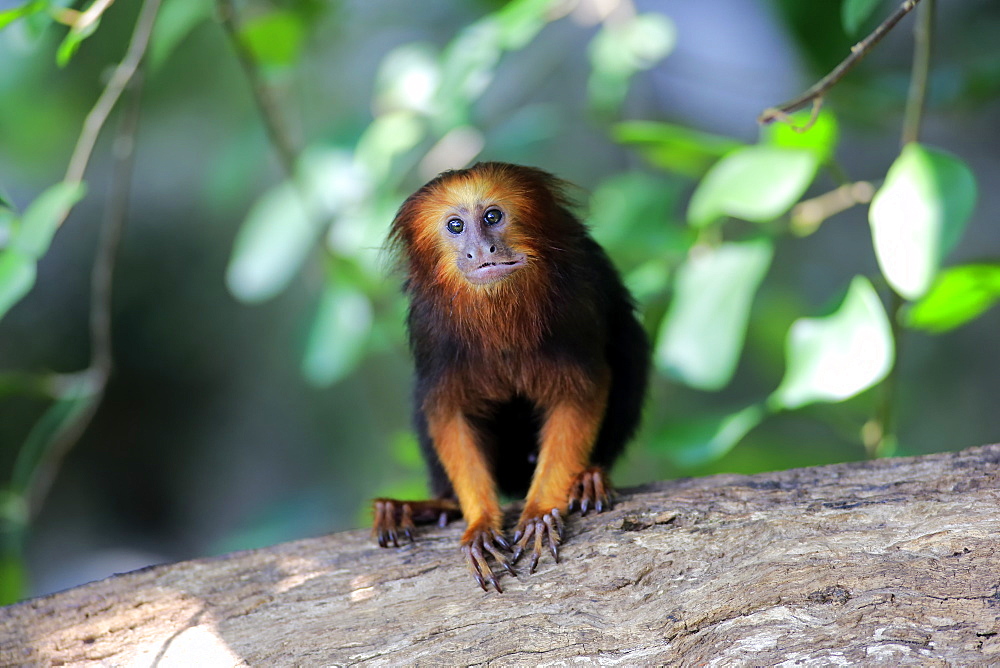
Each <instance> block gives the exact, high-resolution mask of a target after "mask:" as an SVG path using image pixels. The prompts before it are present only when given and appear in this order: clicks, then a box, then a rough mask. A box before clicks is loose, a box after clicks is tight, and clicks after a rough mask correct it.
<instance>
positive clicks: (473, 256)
mask: <svg viewBox="0 0 1000 668" xmlns="http://www.w3.org/2000/svg"><path fill="white" fill-rule="evenodd" d="M476 250H477V252H476V253H475V254H472V253H466V254H465V257H467V258H469V259H470V260H473V259H485V258H486V256H487V255H493V254H494V253H496V252H497V247H496V246H493V245H491V246H490V248H489V250H486V249H484V248H482V247H480V248H477V249H476Z"/></svg>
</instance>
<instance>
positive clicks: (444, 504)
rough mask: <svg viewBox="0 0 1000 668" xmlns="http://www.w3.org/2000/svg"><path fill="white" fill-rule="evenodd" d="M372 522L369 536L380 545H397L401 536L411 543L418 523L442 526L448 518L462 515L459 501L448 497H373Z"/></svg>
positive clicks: (451, 518)
mask: <svg viewBox="0 0 1000 668" xmlns="http://www.w3.org/2000/svg"><path fill="white" fill-rule="evenodd" d="M372 505H373V508H374V511H375V512H374V515H375V521H374V523H373V524H372V535H373V536H374V537H375V540H377V541H378V544H379V547H388V546H389V543H392V545H393V547H399V539H400V536H401V535H402V536H403V537H405V538H406V539H407V540H409V541H410V542H411V543H412V542H413V532H414V531H415V530H416V525H417V524H435V523H436V524H437V525H438V526H440V527H443V526H445V525H446V524H447V523H448V522H449V521H450V520H453V519H457V518H459V517H461V516H462V511H461V509H460V508H459V507H458V501H456V500H455V499H449V498H440V499H429V500H427V501H399V500H397V499H384V498H382V499H375V500H374V501H372Z"/></svg>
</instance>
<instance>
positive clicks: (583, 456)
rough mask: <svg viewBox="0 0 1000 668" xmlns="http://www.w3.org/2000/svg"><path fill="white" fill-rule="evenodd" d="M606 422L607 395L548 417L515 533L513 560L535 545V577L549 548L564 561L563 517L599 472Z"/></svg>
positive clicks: (568, 403)
mask: <svg viewBox="0 0 1000 668" xmlns="http://www.w3.org/2000/svg"><path fill="white" fill-rule="evenodd" d="M603 417H604V401H603V396H601V397H600V399H599V400H598V399H595V400H594V401H591V402H588V403H587V404H584V405H581V404H579V403H577V402H571V401H564V402H562V403H559V404H557V405H556V406H554V407H553V408H551V409H550V410H549V411H548V413H547V415H546V419H545V423H544V424H543V425H542V432H541V448H540V452H539V455H538V464H537V466H536V468H535V475H534V477H533V478H532V481H531V488H530V489H529V490H528V496H527V498H526V499H525V504H524V510H523V511H522V512H521V519H520V520H519V521H518V523H517V529H516V530H515V532H514V543H515V546H514V561H515V562H516V561H517V560H518V559H519V558H520V557H521V554H522V553H523V552H524V551H525V550H526V549H528V547H529V546H531V563H530V566H529V570H530V572H532V573H534V572H535V567H536V566H537V565H538V559H539V558H540V557H541V554H542V551H543V550H544V549H545V548H546V547H548V550H549V552H551V553H552V557H553V558H554V559H555V560H556V561H557V562H558V561H559V544H560V543H561V542H562V535H563V519H562V518H563V517H564V516H565V514H566V512H567V510H568V509H569V505H570V500H571V499H572V498H574V497H575V496H576V490H577V487H578V486H580V485H581V484H582V485H584V486H585V485H586V481H587V476H588V475H590V474H591V472H593V471H594V470H595V469H593V468H588V464H589V463H590V453H591V451H592V450H593V447H594V441H595V440H596V438H597V432H598V430H599V429H600V425H601V420H602V419H603ZM597 471H600V469H597ZM601 480H602V482H603V481H604V478H603V474H601ZM595 505H596V504H595ZM602 505H603V504H602Z"/></svg>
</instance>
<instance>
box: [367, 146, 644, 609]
mask: <svg viewBox="0 0 1000 668" xmlns="http://www.w3.org/2000/svg"><path fill="white" fill-rule="evenodd" d="M568 188H569V186H568V184H567V183H565V182H563V181H561V180H559V179H558V178H556V177H555V176H553V175H551V174H549V173H547V172H545V171H542V170H540V169H536V168H532V167H524V166H519V165H513V164H508V163H500V162H483V163H477V164H475V165H473V166H472V167H469V168H466V169H460V170H453V171H446V172H443V173H442V174H440V175H438V176H437V177H435V178H434V179H432V180H431V181H430V182H428V183H427V184H426V185H424V186H423V187H421V188H420V189H418V190H417V191H416V192H415V193H413V194H412V195H411V196H410V197H409V198H407V199H406V200H405V201H404V202H403V204H402V205H401V206H400V208H399V210H398V212H397V213H396V216H395V218H394V220H393V221H392V224H391V228H390V232H389V238H388V245H387V247H388V249H389V250H390V252H392V253H394V254H395V256H396V257H397V259H398V262H399V265H400V266H401V268H402V271H403V273H404V274H405V281H404V284H403V291H404V293H405V294H406V296H407V297H408V298H409V311H408V315H407V330H408V333H409V342H410V349H411V352H412V356H413V359H414V366H415V375H416V383H415V389H414V426H415V428H416V432H417V435H418V439H419V443H420V448H421V452H422V454H423V457H424V459H425V460H426V464H427V467H428V470H429V475H430V480H431V488H432V491H433V494H434V497H435V498H433V499H431V500H427V501H398V500H395V499H385V498H381V499H375V500H374V502H373V503H374V515H375V518H374V527H373V534H374V535H375V537H376V539H377V542H378V544H379V545H380V546H382V547H386V546H388V545H389V544H390V543H391V544H392V545H395V546H398V545H399V539H400V538H405V539H408V540H410V541H412V540H413V533H414V529H415V526H416V524H421V523H432V522H435V521H437V522H438V524H440V525H441V526H443V525H444V524H445V523H447V521H448V520H450V519H453V518H457V517H458V516H462V517H464V518H465V521H466V525H467V528H466V530H465V533H464V534H463V536H462V539H461V550H462V553H463V556H464V560H465V562H466V563H467V565H468V567H469V569H470V571H471V572H472V575H473V578H474V579H475V580H476V582H477V583H478V584H479V586H480V587H482V589H483V590H484V591H489V587H492V588H493V589H495V590H496V591H497V592H498V593H499V592H502V591H503V590H502V588H501V586H500V584H499V581H498V578H497V573H494V568H493V567H492V566H491V565H490V560H489V558H490V557H492V559H493V560H494V561H495V562H496V563H497V564H498V565H499V566H500V567H502V568H503V569H505V570H506V571H507V572H508V573H510V574H511V575H516V573H515V571H514V568H513V565H514V564H516V563H517V562H518V560H519V559H520V557H521V556H522V555H523V554H526V553H528V552H530V554H531V560H530V566H529V572H531V573H534V572H535V569H536V567H537V564H538V561H539V559H540V557H541V556H542V554H543V552H544V551H545V550H546V548H547V549H548V552H550V553H551V555H552V557H553V559H554V560H555V561H556V562H557V563H558V561H559V552H558V548H559V545H560V544H561V542H562V541H563V538H564V520H565V517H566V516H567V514H568V513H569V512H572V511H574V510H579V512H580V513H581V514H582V515H586V514H587V512H588V511H589V510H591V509H593V510H594V511H596V512H602V511H603V510H605V509H608V508H610V505H611V494H612V490H611V486H610V481H609V479H608V477H607V470H608V469H609V468H610V466H611V465H612V463H613V462H614V461H615V459H616V458H617V456H618V455H619V454H620V453H621V452H622V450H623V448H624V447H625V445H626V443H627V442H628V441H629V440H630V439H631V438H632V436H633V435H634V432H635V431H636V428H637V425H638V424H639V420H640V413H641V409H642V403H643V399H644V396H645V394H646V386H647V384H648V375H649V371H648V370H649V364H650V346H649V342H648V339H647V336H646V333H645V330H644V329H643V326H642V325H641V323H640V322H639V320H638V318H637V316H636V313H635V305H634V302H633V300H632V297H631V295H630V294H629V292H628V290H627V289H626V288H625V286H624V284H623V283H622V280H621V278H620V276H619V274H618V272H617V271H616V270H615V268H614V267H613V265H612V263H611V261H610V259H609V258H608V256H607V254H606V253H605V251H604V250H603V249H602V248H601V246H599V245H598V244H597V242H596V241H594V239H593V238H592V237H591V235H590V234H589V232H588V230H587V228H586V226H585V225H584V224H583V223H582V222H581V221H580V219H579V218H578V217H577V216H576V215H575V214H574V213H573V203H572V202H571V200H570V198H569V196H568V195H567V191H568ZM500 493H503V494H504V495H507V496H518V497H521V496H523V497H524V508H523V510H522V512H521V514H520V519H519V520H518V522H517V524H516V526H515V527H514V533H513V537H512V540H511V541H508V540H507V538H506V537H505V535H504V533H503V527H502V522H503V512H502V510H501V506H500V501H499V494H500ZM508 554H509V555H510V556H508Z"/></svg>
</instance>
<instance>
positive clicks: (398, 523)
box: [372, 499, 416, 547]
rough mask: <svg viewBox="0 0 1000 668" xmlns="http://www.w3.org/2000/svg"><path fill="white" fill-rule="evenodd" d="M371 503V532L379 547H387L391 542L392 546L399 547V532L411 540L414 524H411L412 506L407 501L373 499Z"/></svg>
mask: <svg viewBox="0 0 1000 668" xmlns="http://www.w3.org/2000/svg"><path fill="white" fill-rule="evenodd" d="M372 503H373V504H374V506H375V523H374V525H373V526H372V533H373V534H374V535H375V539H376V540H377V541H378V544H379V547H388V546H389V543H392V545H393V547H399V538H400V534H402V536H404V537H405V538H406V539H407V540H408V541H410V542H411V543H412V542H413V531H414V529H416V526H415V525H414V524H413V507H412V506H411V504H410V503H409V502H407V501H396V500H395V499H375V500H374V501H373V502H372Z"/></svg>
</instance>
